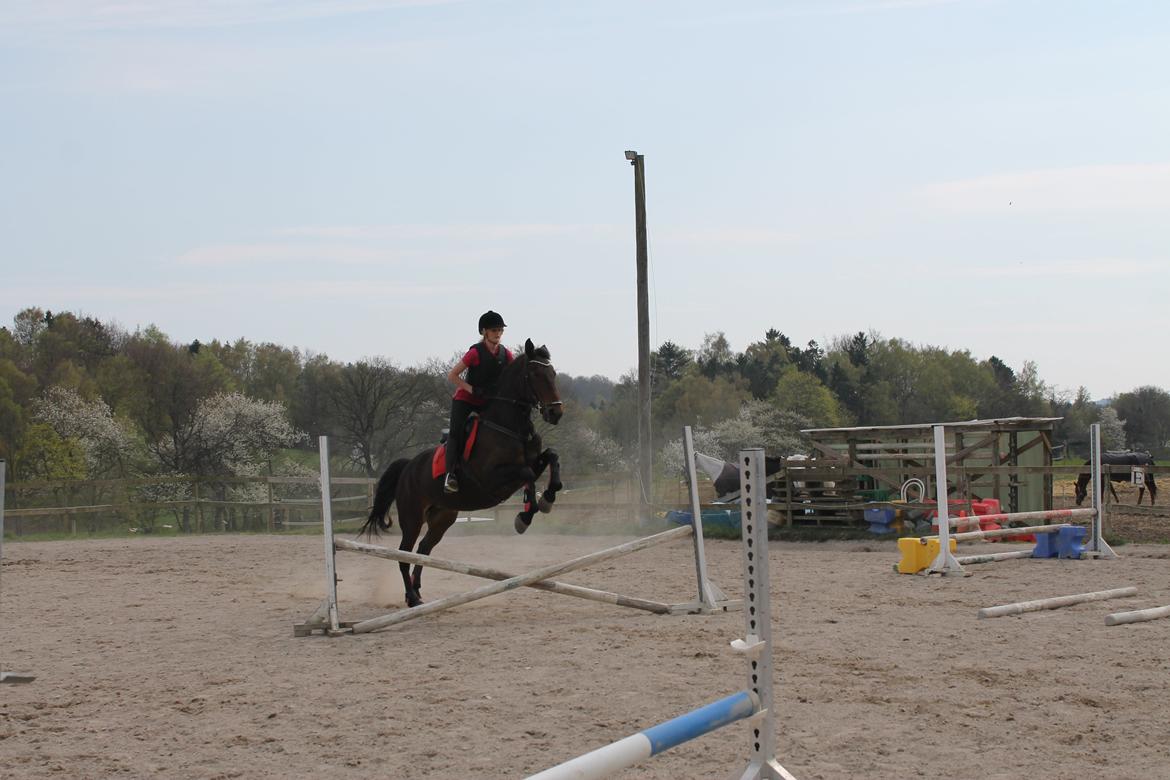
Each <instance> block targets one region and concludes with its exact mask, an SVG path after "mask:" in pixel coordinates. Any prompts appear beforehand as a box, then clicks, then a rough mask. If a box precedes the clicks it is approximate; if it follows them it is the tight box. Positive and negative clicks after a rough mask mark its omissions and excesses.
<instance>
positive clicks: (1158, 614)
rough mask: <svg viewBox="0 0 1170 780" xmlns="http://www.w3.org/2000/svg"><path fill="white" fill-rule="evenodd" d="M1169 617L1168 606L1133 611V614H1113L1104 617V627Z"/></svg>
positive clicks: (1169, 608) (1169, 609)
mask: <svg viewBox="0 0 1170 780" xmlns="http://www.w3.org/2000/svg"><path fill="white" fill-rule="evenodd" d="M1164 617H1170V606H1165V607H1150V608H1149V609H1135V610H1134V611H1133V612H1114V613H1113V614H1112V615H1106V616H1105V625H1107V626H1121V625H1125V624H1126V623H1145V622H1146V621H1147V620H1157V619H1158V618H1164Z"/></svg>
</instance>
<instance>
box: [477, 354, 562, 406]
mask: <svg viewBox="0 0 1170 780" xmlns="http://www.w3.org/2000/svg"><path fill="white" fill-rule="evenodd" d="M525 361H526V362H525V364H524V396H525V397H524V398H509V397H507V396H503V395H489V396H487V400H489V401H507V402H508V403H510V404H515V405H516V406H519V407H521V408H522V409H524V410H525V412H526V413H528V414H531V413H532V408H533V407H536V408H537V409H538V410H540V411H542V412H543V410H544V408H545V407H546V406H563V405H564V402H563V401H549V402H548V403H545V402H543V401H541V400H540V398H539V397H538V396H537V395H536V391H535V390H533V389H532V378H531V377H530V376H529V375H528V364H530V363H535V364H536V365H538V366H548V367H549V368H552V367H553V365H552V363H550V362H549V361H547V360H536V359H535V358H528V357H525ZM553 370H554V371H555V370H556V369H553Z"/></svg>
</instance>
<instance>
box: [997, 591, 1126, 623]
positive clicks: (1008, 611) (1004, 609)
mask: <svg viewBox="0 0 1170 780" xmlns="http://www.w3.org/2000/svg"><path fill="white" fill-rule="evenodd" d="M1136 595H1137V588H1133V587H1129V588H1113V589H1112V590H1097V591H1093V592H1092V593H1075V594H1073V595H1071V596H1054V597H1053V598H1049V599H1036V600H1035V601H1020V602H1017V603H1015V604H1001V605H1000V606H998V607H984V608H983V609H981V610H979V617H980V618H996V617H1003V616H1005V615H1018V614H1020V613H1021V612H1039V611H1040V610H1042V609H1058V608H1060V607H1069V606H1072V605H1073V604H1083V603H1085V602H1087V601H1105V600H1106V599H1120V598H1124V597H1126V596H1136Z"/></svg>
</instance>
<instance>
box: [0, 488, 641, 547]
mask: <svg viewBox="0 0 1170 780" xmlns="http://www.w3.org/2000/svg"><path fill="white" fill-rule="evenodd" d="M329 484H330V494H331V504H332V512H333V516H334V518H335V520H334V522H336V523H337V524H339V525H346V524H347V523H350V524H352V523H354V522H356V521H358V520H361V521H364V520H365V518H366V517H367V516H368V514H369V511H370V508H371V507H372V506H373V501H374V490H375V488H376V486H377V480H376V479H374V478H367V477H333V478H331V479H330V480H329ZM5 494H6V497H7V500H6V504H5V511H4V517H5V531H6V534H7V535H10V536H12V537H21V536H29V535H41V534H47V535H60V534H67V535H74V536H76V535H100V534H107V533H124V532H126V531H127V530H129V531H131V532H133V533H158V532H164V533H208V532H217V531H218V532H222V531H253V532H257V531H259V532H278V531H288V530H295V529H296V528H297V527H300V526H320V525H321V498H320V492H319V488H318V480H317V479H316V478H315V477H276V476H259V477H149V478H146V477H144V478H135V479H120V480H58V481H40V482H10V483H8V484H7V485H6V490H5ZM637 495H638V492H637V490H636V488H635V487H634V485H633V483H632V480H631V478H630V477H629V476H627V475H621V474H618V475H596V476H592V477H583V478H581V479H577V480H574V485H573V486H572V488H571V489H570V490H567V491H564V492H562V493H561V494H560V495H559V497H558V500H557V505H556V506H557V510H558V512H559V513H562V514H563V513H565V512H566V511H574V510H575V511H577V512H580V513H586V514H588V515H591V516H596V515H605V516H612V517H614V518H620V519H624V520H628V519H632V518H634V517H635V516H636V510H637V506H636V503H635V501H636V498H637ZM520 503H521V498H520V496H519V494H518V495H517V496H514V497H513V498H512V499H510V500H508V501H506V502H504V503H503V504H501V505H500V506H499V507H496V508H495V509H491V510H484V511H479V512H474V513H472V514H474V515H476V516H477V519H479V518H480V517H491V518H495V519H499V518H506V519H507V520H509V522H510V520H511V517H512V516H513V515H514V514H515V513H516V512H517V511H519V506H520ZM509 527H510V526H509Z"/></svg>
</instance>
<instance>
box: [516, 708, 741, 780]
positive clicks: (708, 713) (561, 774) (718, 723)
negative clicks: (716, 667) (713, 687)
mask: <svg viewBox="0 0 1170 780" xmlns="http://www.w3.org/2000/svg"><path fill="white" fill-rule="evenodd" d="M758 709H759V699H757V698H756V696H755V695H754V694H752V693H751V692H749V691H740V692H739V693H735V694H732V695H731V696H728V697H726V698H724V699H720V700H719V701H716V702H712V703H710V704H708V705H707V706H705V707H700V708H699V709H697V710H692V711H691V712H688V713H687V714H685V715H679V716H678V717H677V718H674V719H672V720H668V721H666V722H665V723H660V724H658V725H657V726H652V727H651V728H648V729H646V730H645V731H641V732H638V733H637V734H634V735H632V736H629V737H626V738H625V739H620V740H618V741H617V742H614V743H612V744H610V745H606V746H605V747H601V748H598V749H597V750H594V751H592V752H590V753H586V754H585V755H583V756H577V757H576V758H574V759H572V760H570V761H566V762H565V763H563V764H558V765H557V766H554V767H550V768H548V769H546V770H544V771H543V772H539V773H537V774H535V775H531V776H530V777H529V778H528V780H570V779H571V780H593V779H594V778H603V777H609V776H610V775H611V774H613V773H614V772H617V771H618V770H620V769H625V768H626V767H629V766H633V765H634V764H636V763H638V762H639V761H644V760H646V759H647V758H650V757H651V756H656V755H658V754H659V753H662V752H664V751H666V750H670V749H671V748H672V747H675V746H677V745H681V744H682V743H684V742H689V741H690V740H692V739H695V738H696V737H701V736H703V735H704V734H708V733H710V732H712V731H715V730H716V729H720V728H723V727H724V726H726V725H727V724H729V723H734V722H736V721H737V720H743V719H744V718H748V717H751V716H752V715H754V714H755V713H756V711H757V710H758Z"/></svg>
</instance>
